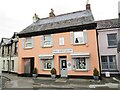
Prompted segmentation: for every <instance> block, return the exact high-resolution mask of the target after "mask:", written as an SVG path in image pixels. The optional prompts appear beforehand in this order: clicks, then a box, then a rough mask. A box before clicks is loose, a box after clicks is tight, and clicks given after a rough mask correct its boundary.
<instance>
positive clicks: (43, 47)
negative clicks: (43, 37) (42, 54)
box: [42, 46, 52, 48]
mask: <svg viewBox="0 0 120 90" xmlns="http://www.w3.org/2000/svg"><path fill="white" fill-rule="evenodd" d="M51 47H52V46H43V47H42V48H51Z"/></svg>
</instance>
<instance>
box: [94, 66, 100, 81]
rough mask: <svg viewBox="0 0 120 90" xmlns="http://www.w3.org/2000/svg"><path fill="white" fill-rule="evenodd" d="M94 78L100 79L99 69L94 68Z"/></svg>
mask: <svg viewBox="0 0 120 90" xmlns="http://www.w3.org/2000/svg"><path fill="white" fill-rule="evenodd" d="M93 78H94V80H98V79H99V71H98V70H97V68H94V70H93Z"/></svg>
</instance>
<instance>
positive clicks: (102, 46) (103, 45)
mask: <svg viewBox="0 0 120 90" xmlns="http://www.w3.org/2000/svg"><path fill="white" fill-rule="evenodd" d="M112 33H118V29H117V28H116V29H104V30H103V29H102V30H98V43H99V52H100V56H102V55H116V64H117V69H118V70H120V68H118V66H119V62H118V53H117V47H116V48H108V39H107V34H112Z"/></svg>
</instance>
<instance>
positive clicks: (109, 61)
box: [101, 55, 117, 70]
mask: <svg viewBox="0 0 120 90" xmlns="http://www.w3.org/2000/svg"><path fill="white" fill-rule="evenodd" d="M101 63H102V70H116V69H117V67H116V57H115V55H110V56H101Z"/></svg>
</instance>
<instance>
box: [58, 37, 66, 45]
mask: <svg viewBox="0 0 120 90" xmlns="http://www.w3.org/2000/svg"><path fill="white" fill-rule="evenodd" d="M59 45H60V46H63V45H65V43H64V37H61V38H59Z"/></svg>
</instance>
